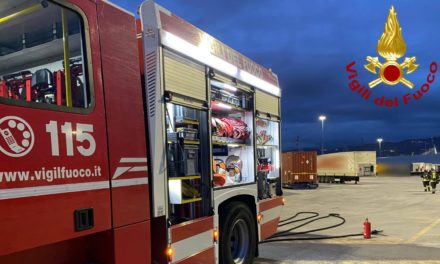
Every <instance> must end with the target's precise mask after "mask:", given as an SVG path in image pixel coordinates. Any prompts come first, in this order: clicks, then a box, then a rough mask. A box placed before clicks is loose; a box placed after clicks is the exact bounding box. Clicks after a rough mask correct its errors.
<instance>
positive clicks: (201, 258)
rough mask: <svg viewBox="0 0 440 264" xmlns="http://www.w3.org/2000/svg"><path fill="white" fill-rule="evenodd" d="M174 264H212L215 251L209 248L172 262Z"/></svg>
mask: <svg viewBox="0 0 440 264" xmlns="http://www.w3.org/2000/svg"><path fill="white" fill-rule="evenodd" d="M174 263H175V264H214V263H215V250H214V247H210V248H208V249H206V250H204V251H202V252H200V253H198V254H196V255H193V256H191V257H188V258H185V259H182V260H180V261H177V262H174Z"/></svg>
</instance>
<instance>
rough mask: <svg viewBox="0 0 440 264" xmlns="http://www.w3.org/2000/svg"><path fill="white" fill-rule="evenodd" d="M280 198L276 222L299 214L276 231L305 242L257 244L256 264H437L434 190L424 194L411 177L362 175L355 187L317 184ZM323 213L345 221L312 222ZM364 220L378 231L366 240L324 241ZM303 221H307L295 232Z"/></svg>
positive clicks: (439, 241) (438, 218) (438, 216)
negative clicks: (257, 255)
mask: <svg viewBox="0 0 440 264" xmlns="http://www.w3.org/2000/svg"><path fill="white" fill-rule="evenodd" d="M439 188H440V187H439ZM284 196H285V198H286V204H285V206H284V209H283V213H282V216H281V219H282V220H283V219H287V218H289V217H291V216H294V215H295V214H297V213H300V214H299V215H298V216H297V217H296V218H294V219H292V220H298V221H296V222H294V223H291V224H289V225H286V226H282V227H280V228H279V231H283V230H284V231H285V230H289V229H292V230H291V231H290V232H289V233H290V234H292V235H291V236H289V237H288V238H293V239H310V240H294V241H287V242H271V243H266V244H261V245H260V257H259V258H258V259H257V260H256V261H255V263H256V264H263V263H275V264H281V263H300V264H317V263H323V264H327V263H328V264H330V263H341V264H352V263H359V264H364V263H372V264H376V263H390V264H394V263H396V264H397V263H399V264H407V263H412V264H416V263H417V264H418V263H420V264H425V263H426V264H434V263H438V264H440V189H439V190H438V192H437V193H436V194H431V193H428V192H424V190H423V187H422V183H421V179H420V178H419V177H417V176H402V177H384V176H373V177H363V178H361V181H360V183H358V184H354V183H346V184H324V183H321V184H320V186H319V188H318V189H316V190H288V189H284ZM301 212H304V213H301ZM317 214H319V215H317ZM329 214H337V215H339V216H340V217H342V218H343V219H344V220H345V223H343V224H341V223H342V222H343V220H341V219H340V218H337V217H332V216H330V217H326V218H322V219H318V220H316V221H313V220H315V219H317V218H320V217H324V216H328V215H329ZM304 218H307V219H304ZM366 218H368V219H369V221H370V222H371V225H372V230H379V231H382V232H380V233H379V234H378V235H373V236H372V238H371V239H364V238H363V236H362V235H359V236H353V237H345V238H336V239H327V238H328V237H332V236H344V235H348V234H361V233H362V232H363V222H364V221H365V219H366ZM301 219H304V220H301ZM306 222H310V223H309V224H306V225H304V226H302V227H299V228H295V227H298V226H300V225H302V224H304V223H306ZM338 224H341V225H340V226H337V227H334V228H329V229H325V230H322V231H318V232H312V233H303V234H301V232H307V231H309V230H314V229H321V228H327V227H331V226H336V225H338ZM295 233H296V234H295ZM298 233H300V234H298ZM322 238H325V239H322Z"/></svg>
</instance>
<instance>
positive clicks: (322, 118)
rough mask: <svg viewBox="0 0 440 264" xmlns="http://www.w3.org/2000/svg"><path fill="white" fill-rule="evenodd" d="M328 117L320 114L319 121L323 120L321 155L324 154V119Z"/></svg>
mask: <svg viewBox="0 0 440 264" xmlns="http://www.w3.org/2000/svg"><path fill="white" fill-rule="evenodd" d="M326 119H327V117H326V116H325V115H320V116H319V121H321V155H322V154H324V121H325V120H326Z"/></svg>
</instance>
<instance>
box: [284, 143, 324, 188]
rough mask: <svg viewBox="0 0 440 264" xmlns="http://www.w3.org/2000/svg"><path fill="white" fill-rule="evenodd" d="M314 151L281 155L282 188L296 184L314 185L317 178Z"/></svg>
mask: <svg viewBox="0 0 440 264" xmlns="http://www.w3.org/2000/svg"><path fill="white" fill-rule="evenodd" d="M316 156H317V153H316V151H302V152H285V153H283V186H284V187H286V188H290V187H292V185H296V184H312V185H316V183H317V182H318V177H317V171H316V169H317V166H316V165H317V161H316Z"/></svg>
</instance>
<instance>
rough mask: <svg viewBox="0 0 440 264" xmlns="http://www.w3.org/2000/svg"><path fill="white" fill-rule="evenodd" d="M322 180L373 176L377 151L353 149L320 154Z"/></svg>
mask: <svg viewBox="0 0 440 264" xmlns="http://www.w3.org/2000/svg"><path fill="white" fill-rule="evenodd" d="M317 163H318V179H319V181H320V182H331V183H333V182H337V181H338V182H341V183H344V182H346V181H355V183H357V182H358V181H359V177H360V176H372V175H374V174H375V171H376V152H375V151H351V152H338V153H331V154H324V155H319V156H318V159H317Z"/></svg>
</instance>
